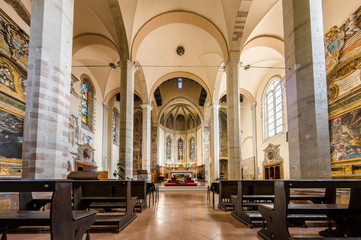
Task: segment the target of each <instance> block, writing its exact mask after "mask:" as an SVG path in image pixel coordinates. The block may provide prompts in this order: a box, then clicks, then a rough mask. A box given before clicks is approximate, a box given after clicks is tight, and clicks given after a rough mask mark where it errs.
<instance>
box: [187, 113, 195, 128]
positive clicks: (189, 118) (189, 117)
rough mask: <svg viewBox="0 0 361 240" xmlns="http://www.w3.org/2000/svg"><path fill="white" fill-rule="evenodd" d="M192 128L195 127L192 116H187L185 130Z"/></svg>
mask: <svg viewBox="0 0 361 240" xmlns="http://www.w3.org/2000/svg"><path fill="white" fill-rule="evenodd" d="M194 127H195V122H194V118H193V117H192V115H189V116H188V120H187V128H188V129H192V128H194Z"/></svg>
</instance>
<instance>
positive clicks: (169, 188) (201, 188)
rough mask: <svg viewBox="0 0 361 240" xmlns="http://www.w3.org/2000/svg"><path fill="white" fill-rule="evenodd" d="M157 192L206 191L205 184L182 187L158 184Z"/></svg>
mask: <svg viewBox="0 0 361 240" xmlns="http://www.w3.org/2000/svg"><path fill="white" fill-rule="evenodd" d="M159 192H207V186H197V187H195V186H190V187H187V186H182V187H172V186H166V187H165V186H159Z"/></svg>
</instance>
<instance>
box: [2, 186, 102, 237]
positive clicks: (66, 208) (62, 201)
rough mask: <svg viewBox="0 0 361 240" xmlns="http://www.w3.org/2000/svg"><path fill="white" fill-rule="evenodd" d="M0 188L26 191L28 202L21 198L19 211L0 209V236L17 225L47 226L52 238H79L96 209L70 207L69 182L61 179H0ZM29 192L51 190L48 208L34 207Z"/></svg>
mask: <svg viewBox="0 0 361 240" xmlns="http://www.w3.org/2000/svg"><path fill="white" fill-rule="evenodd" d="M0 191H1V192H19V193H28V194H26V195H27V197H26V199H27V201H28V204H26V203H25V202H23V203H22V206H21V207H20V210H19V211H6V212H0V229H2V230H1V231H2V232H3V235H2V240H5V239H7V236H6V231H7V230H10V229H12V228H17V227H20V226H50V235H51V239H52V240H64V239H69V240H81V239H82V238H83V235H84V233H85V232H86V231H88V230H89V229H90V226H91V225H92V224H93V222H94V221H95V214H96V211H73V210H72V203H71V182H67V181H65V180H64V181H63V180H48V181H45V180H3V181H0ZM31 192H52V198H51V201H50V203H51V205H50V211H37V210H36V209H39V208H38V207H37V206H34V205H30V204H31V202H32V200H31V199H30V197H29V195H31ZM20 203H21V202H20ZM26 209H34V210H35V211H31V210H26ZM86 239H87V240H88V239H90V237H89V232H88V234H87V238H86Z"/></svg>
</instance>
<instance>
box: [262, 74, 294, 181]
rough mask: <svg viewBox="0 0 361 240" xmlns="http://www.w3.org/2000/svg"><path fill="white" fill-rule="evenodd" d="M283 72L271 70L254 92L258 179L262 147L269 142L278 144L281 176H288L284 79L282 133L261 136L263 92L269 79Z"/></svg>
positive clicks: (287, 177) (282, 75) (263, 159)
mask: <svg viewBox="0 0 361 240" xmlns="http://www.w3.org/2000/svg"><path fill="white" fill-rule="evenodd" d="M284 75H285V73H284V71H283V70H271V71H269V72H268V73H267V75H266V76H265V77H264V79H263V81H262V82H261V84H260V86H259V89H258V91H257V93H256V102H257V107H256V119H257V163H258V164H257V166H258V167H257V173H258V174H257V176H258V179H263V166H262V164H263V162H264V161H265V155H264V151H263V150H264V149H265V148H266V147H267V146H268V145H269V144H270V143H272V144H274V145H280V156H281V157H282V158H283V178H285V179H289V178H290V171H289V150H288V142H287V140H286V135H287V134H286V133H287V131H288V126H287V105H286V92H285V89H284V79H283V81H282V85H283V89H282V93H283V94H282V98H283V131H282V133H280V134H278V135H276V136H273V137H271V138H268V139H266V140H265V139H264V137H263V101H262V100H263V99H262V98H263V94H264V91H265V90H266V87H267V86H268V83H269V81H270V80H271V79H272V78H273V77H274V76H281V77H282V78H283V77H284Z"/></svg>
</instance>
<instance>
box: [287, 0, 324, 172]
mask: <svg viewBox="0 0 361 240" xmlns="http://www.w3.org/2000/svg"><path fill="white" fill-rule="evenodd" d="M283 13H284V14H283V22H284V36H285V55H286V58H285V62H286V91H287V119H288V145H289V156H290V178H291V179H312V178H331V158H330V138H329V126H328V105H327V86H326V70H325V52H324V39H323V22H322V17H323V16H322V1H321V0H312V1H309V0H283Z"/></svg>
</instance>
